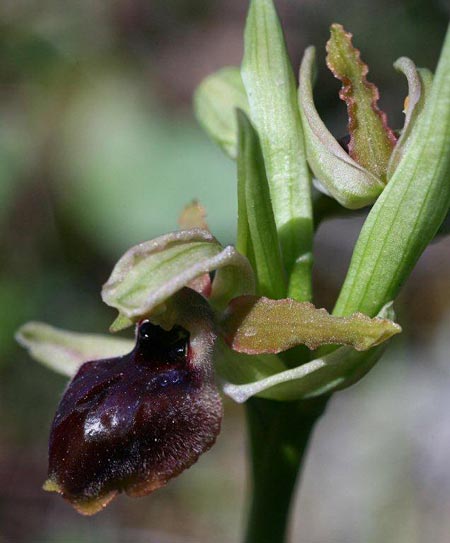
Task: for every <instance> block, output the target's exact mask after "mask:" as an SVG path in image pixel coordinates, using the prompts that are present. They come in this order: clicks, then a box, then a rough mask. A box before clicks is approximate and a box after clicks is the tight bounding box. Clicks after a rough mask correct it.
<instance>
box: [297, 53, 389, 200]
mask: <svg viewBox="0 0 450 543" xmlns="http://www.w3.org/2000/svg"><path fill="white" fill-rule="evenodd" d="M314 71H315V49H314V47H308V48H307V49H306V51H305V53H304V55H303V60H302V63H301V66H300V85H299V92H298V100H299V107H300V112H301V115H302V121H303V130H304V132H305V143H306V149H307V155H308V163H309V165H310V167H311V170H312V171H313V173H314V175H315V176H316V178H317V179H318V180H319V182H320V183H321V185H323V187H325V189H326V190H327V192H328V193H329V194H330V195H331V196H332V197H333V198H335V199H336V200H337V201H338V202H339V203H340V204H341V205H342V206H344V207H346V208H348V209H359V208H361V207H364V206H367V205H369V204H372V203H373V202H374V201H375V200H376V199H377V198H378V196H379V195H380V194H381V192H382V190H383V188H384V183H383V182H382V181H381V180H380V179H378V178H377V177H376V176H374V175H373V174H371V173H370V172H369V171H367V170H366V169H365V168H363V167H362V166H361V165H360V164H358V163H357V162H356V161H355V160H353V159H352V158H351V157H350V156H349V155H348V154H347V153H346V152H345V151H344V149H343V148H342V147H341V146H340V145H339V143H338V142H337V140H336V139H335V138H334V136H333V135H332V134H331V133H330V132H329V130H328V129H327V127H326V126H325V124H324V123H323V121H322V119H321V118H320V117H319V114H318V113H317V110H316V108H315V105H314V99H313V92H312V82H313V79H314Z"/></svg>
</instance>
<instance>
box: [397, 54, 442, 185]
mask: <svg viewBox="0 0 450 543" xmlns="http://www.w3.org/2000/svg"><path fill="white" fill-rule="evenodd" d="M394 68H395V69H396V70H398V71H399V72H402V73H403V74H404V75H405V77H406V79H407V82H408V97H407V100H405V123H404V125H403V129H402V132H401V135H400V138H399V139H398V141H397V144H396V145H395V147H394V150H393V151H392V155H391V158H390V160H389V165H388V172H387V177H388V180H389V179H390V178H391V177H392V175H393V173H394V171H395V168H396V167H397V166H398V163H399V162H400V160H401V158H402V156H403V155H404V154H405V153H406V150H407V149H408V146H409V143H410V141H411V139H410V135H411V131H412V129H413V127H414V126H415V125H416V123H417V119H418V118H419V115H420V114H421V113H422V111H423V108H424V105H425V102H426V100H427V99H428V97H429V95H430V90H431V85H432V83H433V74H432V73H431V72H430V71H429V70H427V69H425V68H421V69H417V68H416V66H415V64H414V62H413V61H412V60H410V59H409V58H406V57H401V58H399V59H398V60H396V61H395V62H394Z"/></svg>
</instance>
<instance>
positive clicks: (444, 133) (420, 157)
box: [334, 32, 450, 315]
mask: <svg viewBox="0 0 450 543" xmlns="http://www.w3.org/2000/svg"><path fill="white" fill-rule="evenodd" d="M410 138H411V141H410V142H409V145H408V149H407V150H406V152H405V154H404V156H403V157H402V159H401V161H400V163H399V165H398V166H397V168H396V170H395V172H394V175H393V176H392V178H391V180H390V181H389V183H388V185H387V187H386V188H385V189H384V191H383V193H382V195H381V196H380V198H378V200H377V202H376V203H375V205H374V206H373V208H372V210H371V211H370V213H369V215H368V217H367V220H366V222H365V224H364V226H363V228H362V231H361V234H360V236H359V239H358V242H357V244H356V247H355V250H354V253H353V257H352V260H351V263H350V268H349V271H348V273H347V277H346V279H345V282H344V286H343V288H342V291H341V294H340V296H339V299H338V302H337V304H336V307H335V310H334V314H336V315H350V314H351V313H353V312H354V311H362V312H364V313H365V314H367V315H375V314H376V313H377V312H378V310H379V308H380V307H382V306H383V305H384V304H385V303H386V302H387V301H388V300H392V299H394V298H395V297H396V296H397V294H398V291H399V289H400V287H401V286H402V285H403V283H404V282H405V280H406V279H407V277H408V275H409V274H410V272H411V270H412V269H413V267H414V264H415V263H416V262H417V260H418V258H419V257H420V255H421V254H422V252H423V251H424V249H425V248H426V246H427V245H428V244H429V243H430V241H431V240H432V239H433V237H434V235H435V234H436V232H437V230H438V228H439V227H440V225H441V223H442V222H443V221H444V219H445V217H446V215H447V212H448V209H449V204H450V182H449V179H450V153H449V147H448V145H449V141H450V32H448V33H447V36H446V39H445V43H444V47H443V50H442V54H441V58H440V60H439V64H438V66H437V71H436V75H435V78H434V81H433V86H432V89H431V92H430V97H429V99H428V100H427V103H426V105H425V108H424V110H423V113H422V114H421V115H420V118H419V119H418V121H417V124H416V126H415V127H414V129H413V131H412V134H411V136H410Z"/></svg>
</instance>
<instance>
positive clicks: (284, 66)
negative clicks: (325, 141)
mask: <svg viewBox="0 0 450 543" xmlns="http://www.w3.org/2000/svg"><path fill="white" fill-rule="evenodd" d="M241 71H242V80H243V82H244V86H245V90H246V91H247V96H248V101H249V104H250V114H251V120H252V122H253V123H254V125H255V127H256V130H257V132H258V135H259V139H260V142H261V148H262V154H263V157H264V162H265V167H266V172H267V180H268V183H269V187H270V196H271V199H272V208H273V214H274V217H275V224H276V226H277V230H278V235H279V238H280V243H281V249H282V255H283V260H284V262H285V264H286V269H287V271H288V273H289V275H290V277H291V282H292V285H291V287H290V289H289V294H290V296H292V297H294V298H296V299H298V300H309V299H310V298H311V258H304V257H305V255H310V254H311V247H312V229H313V222H312V207H311V194H310V192H311V187H310V184H311V183H310V176H309V172H308V167H307V164H306V156H305V149H304V141H303V130H302V125H301V120H300V114H299V111H298V107H297V100H296V85H295V79H294V74H293V70H292V66H291V63H290V60H289V56H288V54H287V51H286V44H285V42H284V37H283V31H282V29H281V25H280V22H279V20H278V17H277V14H276V11H275V8H274V6H273V4H272V2H271V1H269V0H252V2H251V4H250V10H249V14H248V18H247V24H246V27H245V35H244V58H243V61H242V70H241Z"/></svg>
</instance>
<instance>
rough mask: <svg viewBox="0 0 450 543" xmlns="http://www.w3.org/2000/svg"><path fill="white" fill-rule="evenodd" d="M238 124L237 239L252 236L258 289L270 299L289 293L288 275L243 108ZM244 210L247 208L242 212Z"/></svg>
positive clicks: (253, 136) (260, 161)
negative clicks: (239, 212) (239, 218)
mask: <svg viewBox="0 0 450 543" xmlns="http://www.w3.org/2000/svg"><path fill="white" fill-rule="evenodd" d="M237 117H238V126H239V147H238V149H239V152H238V160H237V162H238V199H239V200H240V201H239V202H238V209H239V210H241V219H242V218H243V216H244V217H245V218H246V221H247V225H245V224H243V221H242V220H240V221H239V223H238V228H239V229H241V230H242V229H245V231H247V228H248V234H246V233H245V232H244V233H243V232H242V231H241V232H238V240H240V244H241V246H243V245H244V242H242V241H241V240H243V238H244V236H248V237H249V242H250V244H251V248H252V260H253V264H254V271H255V275H256V282H257V292H258V293H259V294H261V295H264V296H269V297H270V298H275V299H277V298H282V297H283V296H285V295H286V278H285V271H284V268H283V263H282V260H281V252H280V244H279V241H278V233H277V229H276V225H275V220H274V216H273V210H272V204H271V200H270V191H269V186H268V184H267V177H266V171H265V168H264V159H263V157H262V153H261V148H260V145H259V139H258V135H257V133H256V131H255V129H254V128H253V126H252V124H251V123H250V121H249V119H248V117H247V115H246V114H245V113H244V112H243V111H239V110H238V112H237ZM242 210H244V211H242Z"/></svg>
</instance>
